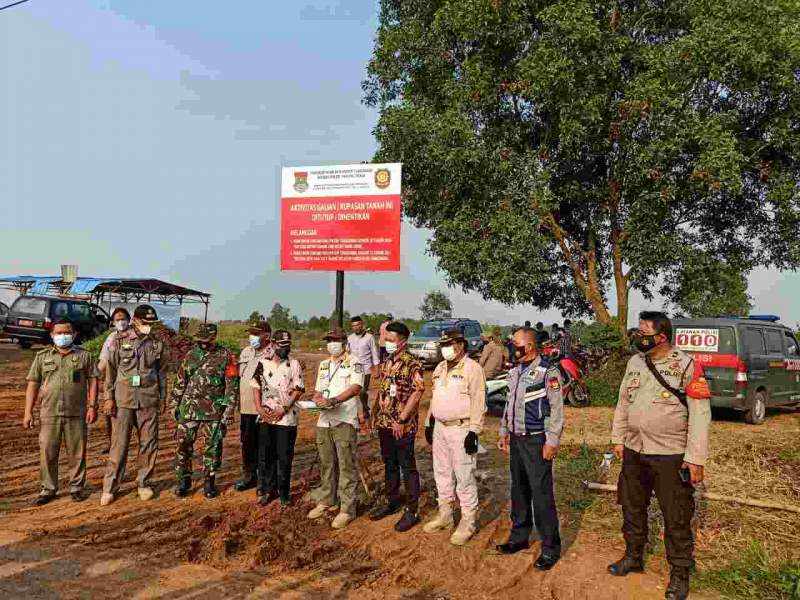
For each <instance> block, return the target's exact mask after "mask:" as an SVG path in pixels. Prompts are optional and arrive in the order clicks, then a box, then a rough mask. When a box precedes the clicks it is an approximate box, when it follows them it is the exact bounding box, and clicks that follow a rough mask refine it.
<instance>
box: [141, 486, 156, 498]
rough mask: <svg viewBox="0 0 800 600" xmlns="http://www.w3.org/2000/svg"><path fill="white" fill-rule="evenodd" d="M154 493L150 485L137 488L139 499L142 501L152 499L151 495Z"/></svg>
mask: <svg viewBox="0 0 800 600" xmlns="http://www.w3.org/2000/svg"><path fill="white" fill-rule="evenodd" d="M155 495H156V493H155V492H154V491H153V488H150V487H140V488H139V500H144V501H147V500H152V499H153V496H155Z"/></svg>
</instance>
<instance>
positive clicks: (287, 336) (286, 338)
mask: <svg viewBox="0 0 800 600" xmlns="http://www.w3.org/2000/svg"><path fill="white" fill-rule="evenodd" d="M272 341H273V342H275V344H276V345H277V346H278V347H283V348H286V347H287V346H291V345H292V334H291V333H289V332H288V331H286V330H285V329H278V330H277V331H276V332H275V333H274V334H273V335H272Z"/></svg>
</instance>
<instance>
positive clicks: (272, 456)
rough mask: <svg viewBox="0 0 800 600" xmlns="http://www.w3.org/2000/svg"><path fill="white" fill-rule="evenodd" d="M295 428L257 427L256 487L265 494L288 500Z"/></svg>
mask: <svg viewBox="0 0 800 600" xmlns="http://www.w3.org/2000/svg"><path fill="white" fill-rule="evenodd" d="M296 441H297V427H289V426H286V425H271V424H269V423H260V424H259V426H258V487H259V489H261V490H263V491H264V493H265V494H273V493H276V494H278V495H279V496H280V497H281V498H282V499H284V500H288V499H289V490H290V488H291V485H292V460H293V459H294V444H295V442H296Z"/></svg>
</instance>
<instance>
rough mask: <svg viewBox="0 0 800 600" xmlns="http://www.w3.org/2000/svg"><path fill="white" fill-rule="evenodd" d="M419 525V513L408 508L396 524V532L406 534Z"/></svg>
mask: <svg viewBox="0 0 800 600" xmlns="http://www.w3.org/2000/svg"><path fill="white" fill-rule="evenodd" d="M417 523H419V511H416V510H412V509H410V508H409V507H407V506H406V508H405V510H404V511H403V516H402V517H400V520H399V521H398V522H397V523H395V526H394V530H395V531H396V532H398V533H405V532H406V531H408V530H409V529H411V528H412V527H414V525H416V524H417Z"/></svg>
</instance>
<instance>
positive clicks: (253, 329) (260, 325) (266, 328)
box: [247, 321, 272, 335]
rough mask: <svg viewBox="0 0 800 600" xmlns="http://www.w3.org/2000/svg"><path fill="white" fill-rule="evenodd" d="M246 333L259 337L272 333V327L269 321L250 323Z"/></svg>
mask: <svg viewBox="0 0 800 600" xmlns="http://www.w3.org/2000/svg"><path fill="white" fill-rule="evenodd" d="M247 331H248V332H250V333H252V334H253V335H261V334H262V333H270V332H271V331H272V327H271V326H270V324H269V321H251V322H250V325H249V326H248V328H247Z"/></svg>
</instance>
